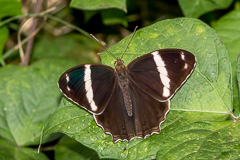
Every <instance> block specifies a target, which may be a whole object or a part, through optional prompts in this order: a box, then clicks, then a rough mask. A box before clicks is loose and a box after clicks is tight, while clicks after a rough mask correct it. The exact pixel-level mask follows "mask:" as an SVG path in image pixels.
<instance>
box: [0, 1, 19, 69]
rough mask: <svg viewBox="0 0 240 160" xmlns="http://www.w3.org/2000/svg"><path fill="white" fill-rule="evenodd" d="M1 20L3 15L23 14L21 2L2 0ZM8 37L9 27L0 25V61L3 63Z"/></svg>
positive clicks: (0, 4)
mask: <svg viewBox="0 0 240 160" xmlns="http://www.w3.org/2000/svg"><path fill="white" fill-rule="evenodd" d="M0 6H2V7H1V9H0V22H1V19H2V18H3V17H6V16H14V15H18V14H22V11H21V3H20V1H18V0H1V1H0ZM7 38H8V29H7V28H6V27H0V63H1V64H2V65H3V64H4V60H3V59H2V54H3V53H2V52H3V47H4V45H5V42H6V40H7Z"/></svg>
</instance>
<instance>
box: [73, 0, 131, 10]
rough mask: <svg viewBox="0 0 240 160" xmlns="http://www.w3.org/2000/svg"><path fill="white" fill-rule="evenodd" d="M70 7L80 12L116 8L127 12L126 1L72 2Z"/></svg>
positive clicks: (84, 0)
mask: <svg viewBox="0 0 240 160" xmlns="http://www.w3.org/2000/svg"><path fill="white" fill-rule="evenodd" d="M70 6H71V7H74V8H78V9H82V10H100V9H109V8H118V9H121V10H123V11H124V12H127V7H126V0H104V1H102V0H72V1H71V4H70Z"/></svg>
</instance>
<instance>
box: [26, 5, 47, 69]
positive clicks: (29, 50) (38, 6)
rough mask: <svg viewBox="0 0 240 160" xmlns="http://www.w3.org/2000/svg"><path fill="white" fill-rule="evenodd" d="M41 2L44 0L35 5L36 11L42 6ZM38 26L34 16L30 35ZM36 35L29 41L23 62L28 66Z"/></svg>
mask: <svg viewBox="0 0 240 160" xmlns="http://www.w3.org/2000/svg"><path fill="white" fill-rule="evenodd" d="M41 4H42V0H37V2H36V6H35V9H34V12H35V13H39V11H40V8H41ZM36 26H37V19H36V18H33V24H32V26H31V28H30V33H29V34H30V35H31V34H32V33H33V32H34V30H35V29H36ZM34 37H35V36H33V37H32V38H30V39H29V41H28V43H27V46H26V54H25V57H24V60H23V62H22V65H23V66H27V65H28V63H29V59H30V56H31V52H32V47H33V42H34Z"/></svg>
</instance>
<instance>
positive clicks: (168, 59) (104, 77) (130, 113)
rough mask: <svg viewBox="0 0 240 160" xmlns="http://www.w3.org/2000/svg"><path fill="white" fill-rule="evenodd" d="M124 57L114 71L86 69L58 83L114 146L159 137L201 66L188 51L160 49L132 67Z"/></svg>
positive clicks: (98, 67) (101, 67) (75, 69)
mask: <svg viewBox="0 0 240 160" xmlns="http://www.w3.org/2000/svg"><path fill="white" fill-rule="evenodd" d="M136 28H137V27H136ZM136 28H135V30H134V33H133V35H132V37H131V39H132V38H133V36H134V34H135V31H136ZM93 37H94V36H93ZM94 38H95V37H94ZM95 39H96V38H95ZM131 39H130V41H131ZM96 40H97V39H96ZM97 41H98V40H97ZM130 41H129V43H130ZM129 43H128V45H129ZM128 45H127V47H128ZM127 47H126V49H125V51H126V50H127ZM125 51H124V53H125ZM122 56H123V55H122ZM122 56H121V58H116V62H115V68H112V67H110V66H107V65H103V64H82V65H78V66H75V67H73V68H71V69H69V70H67V71H66V72H64V73H63V74H62V75H61V77H60V78H59V81H58V86H59V88H60V90H61V91H62V93H63V94H64V95H65V96H66V97H67V98H68V99H70V100H71V101H73V102H74V103H76V104H77V105H79V106H80V107H81V108H83V109H85V110H87V111H88V112H90V113H92V114H93V117H94V119H95V121H96V123H97V125H98V126H100V127H102V129H103V130H104V132H105V133H107V134H110V135H111V136H112V139H113V141H114V142H117V141H119V140H120V141H125V140H126V141H131V140H132V139H133V138H134V137H137V138H145V137H147V136H149V135H152V134H153V133H156V134H159V133H160V124H161V123H162V122H164V121H165V118H166V114H167V113H168V111H169V109H170V99H171V97H172V96H173V95H174V94H175V92H176V91H177V90H178V89H179V88H180V87H181V86H182V85H183V83H184V82H185V81H186V80H187V78H188V77H189V76H190V75H191V73H192V72H193V70H194V67H195V64H196V58H195V56H194V55H193V54H192V53H190V52H188V51H186V50H183V49H160V50H155V51H152V52H150V53H147V54H145V55H143V56H140V57H138V58H136V59H134V60H133V61H131V62H130V63H129V64H128V65H127V66H125V65H124V62H123V60H122Z"/></svg>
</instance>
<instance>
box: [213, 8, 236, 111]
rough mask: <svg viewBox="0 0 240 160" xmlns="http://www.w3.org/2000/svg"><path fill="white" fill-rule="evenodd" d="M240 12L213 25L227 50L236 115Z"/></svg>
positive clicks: (233, 13)
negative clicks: (230, 66)
mask: <svg viewBox="0 0 240 160" xmlns="http://www.w3.org/2000/svg"><path fill="white" fill-rule="evenodd" d="M239 26H240V10H235V11H232V12H230V13H228V14H226V15H225V16H223V17H222V18H220V19H219V20H218V21H217V22H216V23H215V25H214V29H215V30H216V31H217V33H218V34H219V35H220V37H221V39H222V41H223V43H224V45H225V46H226V48H227V50H228V55H229V59H230V62H231V64H232V72H233V94H234V95H233V100H234V101H233V102H234V109H235V111H236V115H237V114H239V89H238V87H239V86H238V85H237V79H236V73H235V71H236V63H237V57H238V55H239V53H240V36H239V33H240V27H239Z"/></svg>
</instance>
